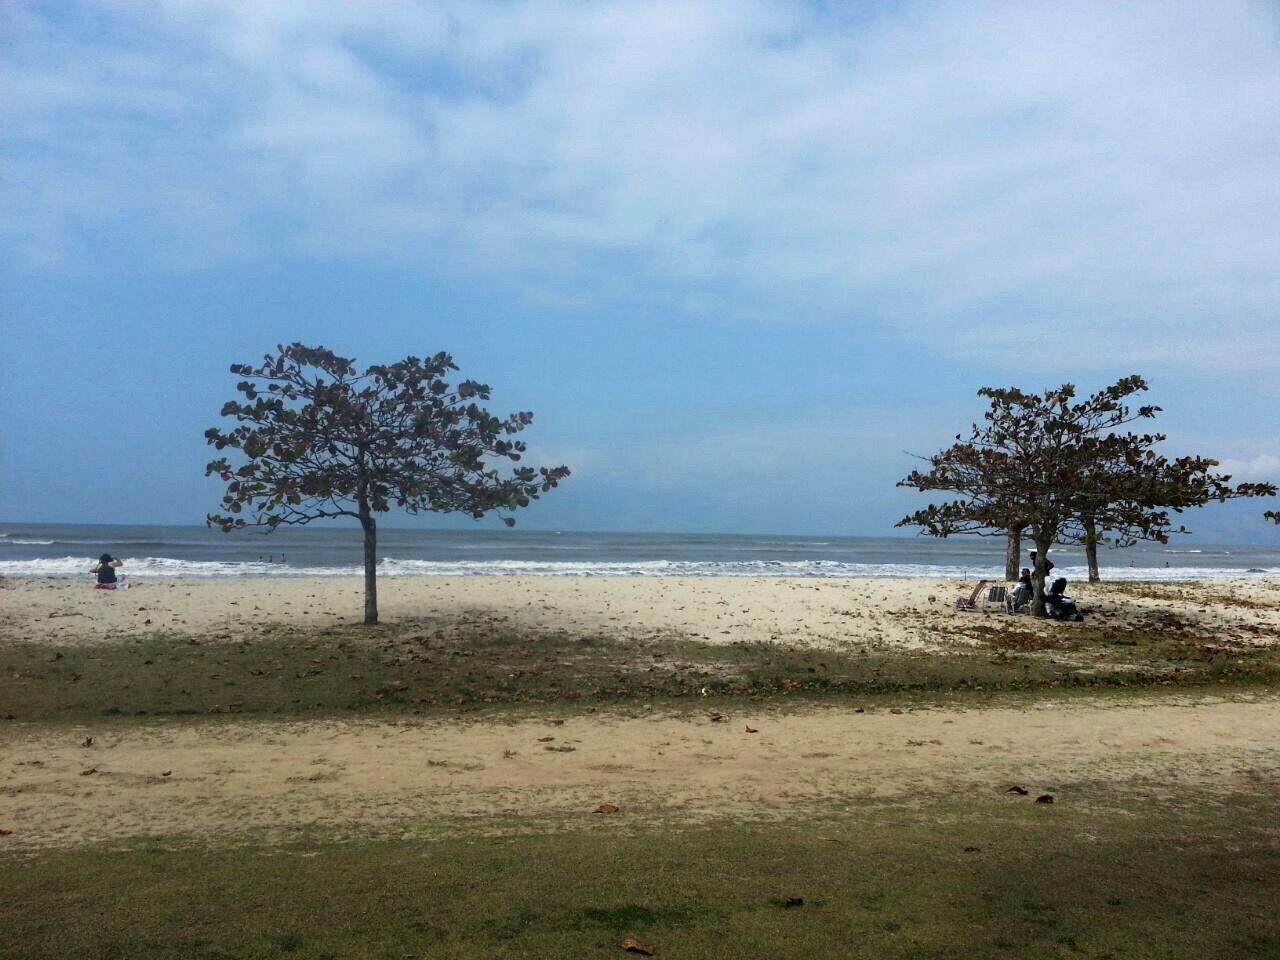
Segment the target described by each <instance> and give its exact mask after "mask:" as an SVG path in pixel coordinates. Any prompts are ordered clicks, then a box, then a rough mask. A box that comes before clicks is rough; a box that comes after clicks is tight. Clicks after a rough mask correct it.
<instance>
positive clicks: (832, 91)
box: [0, 0, 1280, 543]
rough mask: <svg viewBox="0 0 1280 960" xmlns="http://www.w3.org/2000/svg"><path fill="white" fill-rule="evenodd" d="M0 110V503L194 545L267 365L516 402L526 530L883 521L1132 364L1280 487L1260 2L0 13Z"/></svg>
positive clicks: (344, 6)
mask: <svg viewBox="0 0 1280 960" xmlns="http://www.w3.org/2000/svg"><path fill="white" fill-rule="evenodd" d="M0 89H3V90H4V91H6V93H5V94H4V96H3V98H0V117H2V121H3V134H2V138H3V142H2V153H0V336H2V337H3V341H2V344H0V365H2V366H0V369H2V370H3V376H2V377H0V405H2V406H3V411H4V414H3V417H0V479H2V480H3V482H0V519H2V520H5V521H9V522H24V521H30V522H36V521H45V522H52V521H70V522H122V523H141V522H156V523H200V522H202V521H203V517H204V515H205V513H206V512H208V511H209V510H212V509H214V508H215V507H216V505H217V500H218V496H219V490H218V488H217V484H216V483H215V482H213V481H210V480H206V479H205V478H204V476H203V465H204V463H205V462H206V461H207V460H208V459H210V456H211V454H210V452H209V451H208V449H207V448H206V447H205V445H204V441H203V436H202V435H203V431H204V429H205V428H206V427H209V426H211V425H213V424H214V423H216V422H217V421H218V410H219V408H220V406H221V405H222V403H223V402H224V401H225V400H227V399H229V398H230V397H231V396H232V394H233V392H234V384H235V382H236V380H237V379H238V378H235V377H233V376H231V375H230V374H229V373H228V371H227V366H228V365H229V364H230V363H232V362H237V361H250V360H254V359H256V358H258V357H260V356H261V355H262V354H263V353H264V352H266V351H268V350H271V349H272V348H273V347H274V346H275V345H276V344H277V343H280V342H290V341H294V340H301V341H303V342H307V343H312V344H323V345H325V346H328V347H330V348H332V349H334V350H336V351H338V352H339V353H342V354H344V355H347V356H353V357H355V358H356V359H357V360H358V361H360V362H364V363H374V362H388V361H392V360H395V359H399V358H401V357H404V356H406V355H409V354H415V355H419V356H421V355H427V354H431V353H435V352H436V351H438V350H447V351H449V352H450V353H452V354H453V355H454V356H455V358H456V359H457V361H458V363H459V364H460V366H461V367H462V371H463V374H464V375H466V376H468V377H473V378H475V379H478V380H482V381H484V382H488V383H490V384H492V385H493V387H494V394H493V401H492V405H491V406H492V409H493V410H494V411H495V412H499V413H505V412H508V411H511V410H526V409H527V410H532V411H534V412H535V415H536V416H535V422H534V425H533V426H532V427H531V428H530V429H529V430H528V431H527V432H526V433H525V435H524V436H525V439H527V440H528V442H529V444H530V447H531V451H532V454H533V456H532V460H533V462H535V463H539V462H540V463H547V464H552V465H554V464H559V463H565V464H567V465H569V466H570V467H571V469H572V470H573V476H572V478H571V479H570V480H569V481H567V482H566V483H565V484H564V485H563V486H562V488H561V489H559V490H557V491H555V492H554V493H553V494H551V495H549V496H548V497H547V498H546V499H545V500H544V501H542V502H540V503H538V504H536V505H535V507H533V508H531V509H530V510H528V511H525V512H524V513H523V514H522V516H521V521H520V522H521V525H522V526H524V527H527V528H531V529H565V530H616V531H623V530H637V531H702V532H759V533H767V532H776V533H797V534H804V533H811V534H818V535H831V534H867V535H882V534H887V533H892V532H893V523H894V521H895V520H896V519H897V518H898V517H900V516H901V515H902V514H903V513H904V512H906V511H907V510H908V509H912V508H913V507H914V506H918V505H919V503H920V501H919V500H918V498H917V495H913V494H911V493H910V492H908V491H905V490H901V489H898V488H896V487H895V482H896V481H897V480H898V479H899V478H900V477H902V476H903V475H904V474H905V473H906V472H907V471H908V470H910V469H911V468H912V466H914V464H915V461H914V460H913V458H912V455H913V454H925V453H929V452H931V451H933V450H935V449H938V448H940V447H942V446H944V445H945V444H946V443H947V442H949V441H950V440H951V438H952V437H953V436H954V434H955V433H957V432H958V431H961V430H963V429H964V428H965V427H966V426H967V425H968V424H969V423H970V422H972V421H973V420H974V419H976V418H977V417H978V416H979V415H980V413H981V409H982V405H981V403H980V401H979V400H978V398H977V397H976V396H975V392H976V390H977V389H978V388H979V387H980V386H983V385H987V384H993V385H1008V386H1019V387H1022V388H1024V389H1037V390H1038V389H1044V388H1046V387H1050V386H1054V385H1057V384H1060V383H1063V382H1071V383H1075V384H1077V385H1078V387H1079V388H1080V389H1081V390H1082V391H1090V390H1093V389H1096V388H1098V387H1101V386H1103V385H1105V384H1106V383H1109V382H1111V381H1113V380H1114V379H1116V378H1118V377H1120V376H1124V375H1127V374H1130V373H1134V372H1137V373H1141V374H1143V375H1144V376H1145V377H1146V378H1147V379H1148V380H1149V382H1150V383H1151V392H1150V394H1149V395H1148V397H1149V399H1150V401H1151V402H1154V403H1157V404H1159V405H1160V406H1162V407H1163V408H1164V413H1163V414H1162V415H1161V418H1160V420H1159V421H1158V423H1159V425H1160V426H1161V428H1162V429H1163V430H1164V431H1165V432H1167V433H1168V434H1169V437H1170V441H1169V444H1168V448H1169V450H1170V451H1171V452H1174V453H1196V454H1203V455H1207V456H1213V457H1217V458H1219V459H1221V460H1222V461H1223V462H1224V465H1225V469H1227V470H1228V471H1229V472H1231V473H1232V474H1234V475H1235V476H1236V477H1237V478H1239V479H1270V480H1273V481H1274V480H1280V429H1278V427H1280V376H1278V375H1277V371H1278V370H1280V268H1278V266H1277V265H1278V264H1280V163H1278V161H1280V6H1278V5H1276V4H1274V3H1262V2H1257V3H1235V2H1231V0H1216V2H1214V3H1212V4H1206V3H1203V2H1186V3H1179V2H1168V0H1166V2H1159V3H1149V4H1146V3H1141V2H1130V3H1124V4H1114V3H1098V4H1090V3H1067V4H1063V3H1060V2H1053V3H1036V2H1026V0H1023V2H1017V3H1009V4H1001V3H998V2H984V3H973V4H969V3H961V2H949V3H907V2H904V3H895V2H867V3H862V4H836V3H815V2H807V3H802V2H769V0H728V2H716V0H707V2H700V3H688V2H687V0H680V2H670V3H667V2H630V0H604V2H600V3H594V4H580V3H571V2H556V0H530V2H502V3H488V2H483V0H466V2H461V3H451V2H447V0H444V2H432V3H414V2H378V0H366V2H361V3H356V4H351V3H322V2H311V0H306V2H304V0H296V2H295V0H276V2H272V3H239V2H229V0H228V2H199V0H158V2H147V3H141V2H132V0H103V2H98V3H79V2H60V3H53V2H50V3H36V2H26V0H8V2H5V3H3V4H0ZM1271 506H1274V504H1272V505H1271ZM1261 509H1262V508H1261V507H1260V506H1259V505H1258V504H1256V503H1246V504H1230V505H1226V506H1223V507H1214V508H1211V509H1208V510H1205V511H1201V512H1198V513H1197V514H1196V515H1194V517H1192V518H1190V522H1189V524H1188V525H1189V526H1191V527H1192V528H1193V529H1196V530H1197V533H1199V534H1200V535H1202V536H1203V537H1207V538H1209V539H1217V540H1227V541H1234V542H1240V541H1244V542H1250V541H1256V542H1263V543H1266V542H1272V543H1274V542H1280V531H1277V529H1276V528H1274V527H1268V526H1267V525H1265V524H1264V522H1263V521H1262V520H1261V518H1260V513H1261ZM386 522H387V523H389V524H391V525H408V524H409V523H410V521H407V520H402V519H400V518H389V519H388V520H387V521H386ZM426 522H427V523H428V524H430V525H449V526H456V525H458V524H459V523H462V524H464V525H465V524H466V523H469V522H470V521H451V520H448V519H442V518H431V519H430V520H428V521H426ZM486 525H487V526H496V525H497V522H496V520H493V521H486Z"/></svg>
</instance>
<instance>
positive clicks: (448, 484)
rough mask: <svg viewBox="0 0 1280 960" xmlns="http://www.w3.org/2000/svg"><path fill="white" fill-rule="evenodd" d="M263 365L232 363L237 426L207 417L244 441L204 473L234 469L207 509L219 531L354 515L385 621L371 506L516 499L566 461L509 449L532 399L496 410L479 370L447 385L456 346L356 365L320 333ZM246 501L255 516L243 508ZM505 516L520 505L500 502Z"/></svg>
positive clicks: (230, 438)
mask: <svg viewBox="0 0 1280 960" xmlns="http://www.w3.org/2000/svg"><path fill="white" fill-rule="evenodd" d="M276 350H277V352H276V354H275V355H274V356H273V355H271V354H267V355H266V356H265V357H264V358H263V360H262V363H261V364H260V365H258V366H254V365H253V364H248V363H233V364H232V365H231V372H232V373H233V374H236V375H238V376H241V377H244V379H243V380H241V381H240V383H238V384H237V385H236V389H237V390H238V391H239V392H240V393H241V394H242V398H241V399H238V400H230V401H228V402H227V403H226V405H224V406H223V408H222V416H224V417H234V418H235V420H236V422H237V426H235V427H234V428H233V429H230V430H226V431H223V430H221V429H219V428H218V427H210V428H209V429H208V430H206V431H205V434H204V436H205V440H206V441H207V442H208V443H209V444H210V445H212V446H213V447H215V448H216V449H218V450H226V449H228V448H230V449H233V450H239V451H240V452H241V453H242V454H243V455H244V458H245V462H244V463H242V464H240V465H238V466H237V465H232V464H231V463H230V462H229V461H228V460H227V458H226V457H225V456H222V457H219V458H218V459H217V460H213V461H211V462H210V463H209V465H208V466H207V467H206V468H205V475H206V476H211V475H217V476H218V477H220V478H221V479H222V480H224V481H225V482H226V493H225V494H224V495H223V497H222V508H223V510H224V511H225V513H221V514H209V516H208V518H207V522H208V524H209V525H210V526H217V527H220V528H221V529H222V530H223V532H228V531H231V530H235V529H239V528H243V527H248V526H253V527H265V528H267V529H268V530H274V529H276V528H277V527H280V526H293V525H301V524H307V523H310V522H311V521H313V520H321V519H326V518H329V517H354V518H356V519H357V520H359V521H360V526H361V527H362V528H363V530H364V622H365V623H366V624H375V623H377V622H378V581H377V560H378V555H377V543H378V539H377V538H378V532H377V531H378V525H377V521H376V520H375V519H374V514H375V513H385V512H387V511H388V510H390V509H391V507H392V506H396V507H399V508H401V509H403V510H406V511H408V512H409V513H420V512H423V511H434V512H437V513H455V512H456V513H469V514H471V516H473V517H476V518H477V519H478V518H480V517H483V516H484V515H485V514H487V513H490V512H493V511H511V512H514V511H515V510H516V509H518V508H520V507H527V506H528V505H529V504H530V502H531V501H533V500H536V499H537V498H538V497H539V496H540V495H541V494H543V493H546V492H547V491H548V490H551V489H552V488H553V487H555V486H556V485H557V484H558V483H559V482H560V481H561V480H563V479H564V478H565V477H567V476H568V475H569V469H568V468H567V467H563V466H560V467H553V468H548V467H537V468H535V467H528V466H520V467H516V468H514V469H512V470H511V472H510V473H508V474H504V473H503V472H502V471H500V470H499V465H500V464H501V463H502V462H503V461H512V462H517V461H519V460H520V459H521V457H522V455H523V454H524V451H525V444H524V443H523V442H522V441H520V440H510V439H507V438H508V437H511V436H512V435H513V434H517V433H519V432H520V431H522V430H523V429H524V428H525V427H527V426H529V424H530V423H532V422H533V414H532V413H513V414H511V415H510V416H508V417H506V418H505V419H503V418H500V417H495V416H493V415H492V414H490V413H489V411H488V410H486V409H484V408H483V407H481V406H479V405H478V403H477V402H476V401H478V400H488V399H489V387H488V386H486V385H485V384H482V383H477V382H476V381H474V380H464V381H462V382H461V383H459V384H458V385H457V386H450V385H449V383H447V382H446V380H445V377H447V376H449V375H450V373H451V372H452V371H454V370H457V369H458V367H457V365H456V364H455V363H454V362H453V358H452V357H451V356H449V354H447V353H437V354H436V355H435V356H433V357H430V358H428V359H425V360H423V359H419V358H418V357H406V358H405V359H404V360H401V361H400V362H399V363H393V364H390V365H382V364H375V365H374V366H370V367H368V368H366V369H365V370H364V372H362V373H361V372H358V371H357V370H356V367H355V362H354V361H353V360H351V359H348V358H347V357H340V356H338V355H337V354H335V353H334V352H333V351H331V350H326V349H325V348H324V347H308V346H305V345H303V344H301V343H291V344H289V345H288V346H278V347H277V348H276ZM246 515H247V519H246ZM502 519H503V522H504V523H505V524H507V526H513V525H514V524H515V518H514V517H511V516H504V517H503V518H502Z"/></svg>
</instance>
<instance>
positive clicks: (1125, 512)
mask: <svg viewBox="0 0 1280 960" xmlns="http://www.w3.org/2000/svg"><path fill="white" fill-rule="evenodd" d="M1146 389H1147V384H1146V381H1144V380H1143V379H1142V378H1141V377H1139V376H1136V375H1135V376H1131V377H1125V378H1123V379H1121V380H1118V381H1117V382H1116V383H1114V384H1112V385H1111V386H1109V387H1107V388H1105V389H1104V390H1100V391H1098V392H1097V393H1095V394H1093V395H1091V396H1089V397H1087V398H1086V399H1084V400H1082V401H1076V400H1075V395H1076V394H1075V388H1074V386H1072V385H1071V384H1065V385H1063V386H1062V387H1059V388H1058V389H1056V390H1048V391H1045V392H1044V393H1041V394H1033V393H1024V392H1022V391H1021V390H1018V389H1016V388H1010V389H995V388H991V387H984V388H983V389H981V390H979V391H978V394H979V396H982V397H985V398H987V399H988V400H989V407H988V409H987V411H986V412H985V413H984V415H983V423H981V424H974V425H973V427H972V428H971V430H970V433H969V436H968V438H967V439H962V437H961V436H958V437H957V442H956V443H954V444H953V445H951V446H950V447H948V448H947V449H945V450H943V451H941V452H940V453H938V454H935V455H934V456H932V457H929V458H927V462H928V464H929V468H928V469H927V470H917V471H913V472H912V473H911V474H909V475H908V476H907V477H906V478H905V479H904V480H902V481H900V483H899V485H900V486H906V487H913V488H915V489H917V490H921V491H925V492H933V491H947V492H950V493H954V494H956V497H955V499H952V500H949V501H946V502H944V503H940V504H931V505H929V506H928V507H925V508H924V509H922V510H918V511H916V512H915V513H912V514H910V515H908V516H906V517H904V518H902V519H901V520H900V521H898V526H918V527H920V528H921V529H922V531H923V532H925V533H928V534H931V535H933V536H938V537H947V536H951V535H954V534H979V535H988V536H1000V535H1003V536H1010V530H1011V521H1014V520H1017V521H1022V522H1025V528H1026V529H1027V530H1028V531H1029V533H1030V536H1031V539H1032V541H1033V543H1034V545H1035V547H1036V551H1037V559H1036V567H1035V569H1034V571H1033V573H1032V581H1033V583H1034V586H1035V594H1034V600H1033V604H1032V609H1033V611H1034V612H1035V613H1036V614H1037V615H1038V616H1043V615H1044V613H1045V604H1044V592H1045V582H1044V581H1045V574H1046V572H1047V571H1046V570H1045V557H1046V554H1047V553H1048V551H1049V548H1050V546H1052V545H1053V544H1054V543H1084V544H1086V547H1088V546H1090V545H1092V546H1093V548H1094V549H1095V550H1096V545H1097V543H1098V541H1099V539H1100V532H1101V531H1105V532H1108V533H1109V534H1110V535H1112V536H1113V537H1115V538H1116V540H1117V541H1118V542H1122V543H1132V542H1136V541H1138V540H1153V541H1157V542H1161V543H1166V542H1168V538H1169V535H1170V534H1171V533H1185V532H1187V531H1186V529H1185V528H1184V527H1181V526H1178V527H1175V526H1174V521H1173V519H1172V517H1171V513H1173V514H1177V513H1181V512H1182V511H1183V510H1185V509H1187V508H1189V507H1195V506H1202V505H1203V504H1206V503H1208V502H1210V501H1211V500H1228V499H1233V498H1236V497H1250V496H1266V495H1271V494H1274V493H1275V487H1274V486H1272V485H1270V484H1238V485H1236V486H1232V485H1231V483H1230V480H1231V478H1230V477H1229V476H1225V475H1220V474H1216V473H1214V472H1213V468H1214V467H1216V466H1217V461H1215V460H1209V459H1206V458H1203V457H1182V458H1178V459H1174V460H1170V459H1168V458H1166V457H1163V456H1162V455H1160V454H1159V453H1157V452H1156V450H1155V449H1154V448H1155V446H1156V445H1157V444H1159V443H1161V442H1163V441H1164V440H1165V437H1164V435H1163V434H1158V433H1144V434H1137V433H1132V432H1120V430H1121V428H1123V427H1125V426H1126V425H1128V424H1131V423H1134V422H1136V421H1143V420H1149V419H1151V418H1154V417H1155V416H1156V414H1157V413H1159V410H1160V408H1159V407H1156V406H1141V407H1138V408H1137V409H1136V410H1134V409H1132V408H1131V407H1130V406H1129V404H1128V402H1127V401H1128V398H1130V397H1131V396H1133V395H1134V394H1136V393H1139V392H1142V391H1145V390H1146ZM1095 556H1096V554H1095Z"/></svg>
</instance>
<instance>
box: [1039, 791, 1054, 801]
mask: <svg viewBox="0 0 1280 960" xmlns="http://www.w3.org/2000/svg"><path fill="white" fill-rule="evenodd" d="M1036 803H1053V794H1052V793H1042V794H1040V796H1038V797H1036Z"/></svg>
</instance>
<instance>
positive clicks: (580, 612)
mask: <svg viewBox="0 0 1280 960" xmlns="http://www.w3.org/2000/svg"><path fill="white" fill-rule="evenodd" d="M973 586H974V585H973V584H966V583H959V582H954V581H953V582H942V581H931V580H908V579H898V580H890V579H884V580H881V579H842V580H836V579H830V580H800V579H783V578H773V579H765V578H746V577H722V578H711V577H704V578H698V577H689V578H679V577H654V578H623V577H580V576H570V577H398V578H397V577H388V578H384V579H382V580H381V581H380V582H379V597H380V608H381V614H382V620H383V622H384V623H392V624H393V623H395V622H397V621H406V620H414V621H427V622H434V623H436V624H440V625H445V626H456V625H458V624H460V623H467V624H476V625H480V626H484V625H486V624H489V625H500V626H512V627H535V628H540V629H556V630H567V631H571V632H578V631H592V632H605V633H609V634H616V635H623V636H626V635H651V634H653V633H655V632H666V631H674V632H677V633H681V634H684V635H686V636H689V637H691V638H694V639H699V640H702V641H705V642H710V643H730V642H734V641H745V642H752V641H767V642H776V643H787V644H805V645H814V646H826V647H833V648H839V647H843V646H849V645H854V646H864V645H868V644H870V645H878V644H882V645H887V646H892V647H899V648H921V647H924V648H936V647H938V646H939V645H947V644H950V643H957V642H961V643H962V642H965V640H964V637H963V636H962V635H959V634H958V633H957V631H956V627H957V626H959V627H963V626H964V625H966V624H970V623H972V622H974V620H975V619H976V618H981V617H984V616H989V617H1000V618H1004V616H1005V615H1004V614H1002V613H999V608H998V607H997V606H991V607H989V608H987V609H986V610H985V611H979V612H977V613H961V612H958V611H956V610H955V609H954V607H953V604H954V601H955V598H956V597H957V596H959V595H961V594H966V595H967V594H968V593H969V592H970V590H971V589H972V587H973ZM1072 593H1073V594H1074V595H1075V596H1076V597H1077V598H1078V599H1079V601H1080V603H1081V605H1082V606H1083V607H1084V608H1085V609H1087V610H1091V611H1093V615H1092V616H1091V618H1090V623H1093V624H1097V623H1112V624H1123V622H1124V619H1125V617H1126V616H1128V615H1130V614H1132V613H1133V612H1135V611H1141V610H1150V609H1152V608H1158V609H1167V610H1168V611H1170V612H1172V613H1176V614H1177V615H1178V616H1179V617H1180V618H1182V619H1183V620H1186V621H1190V622H1196V623H1199V624H1201V625H1203V626H1204V627H1206V628H1208V629H1213V630H1216V631H1222V632H1223V636H1224V637H1233V636H1236V635H1237V634H1238V633H1239V631H1240V630H1241V629H1242V628H1243V629H1245V630H1246V631H1247V629H1248V628H1249V627H1250V626H1259V625H1261V626H1269V627H1275V626H1277V625H1280V581H1277V580H1275V579H1271V580H1267V581H1262V580H1241V581H1234V582H1231V583H1212V584H1210V583H1190V584H1160V585H1152V586H1151V587H1149V588H1145V587H1134V586H1131V585H1109V584H1102V585H1100V586H1096V587H1090V586H1089V585H1087V584H1080V585H1073V587H1072ZM362 611H363V592H362V582H361V581H360V580H359V579H357V578H317V579H296V580H295V579H283V578H282V579H267V578H263V579H247V578H246V579H234V580H233V579H227V580H162V579H143V580H138V581H136V585H135V586H134V587H133V588H131V589H129V590H126V591H123V592H121V591H115V592H112V591H103V590H94V589H92V587H91V585H90V584H89V583H87V582H76V581H67V580H9V581H5V582H3V583H2V584H0V639H9V640H45V641H49V640H51V641H60V642H65V643H69V644H70V643H94V642H103V641H111V640H113V639H119V638H121V637H123V636H126V635H135V634H140V633H151V632H167V633H183V634H200V635H210V636H213V637H218V636H222V635H225V636H241V635H243V634H244V632H245V631H253V630H256V629H260V628H262V627H265V626H267V625H270V624H279V623H286V624H293V625H299V626H306V625H312V626H321V625H323V626H331V625H334V624H340V623H345V624H353V623H358V622H359V621H360V618H361V615H362ZM1020 620H1021V621H1022V622H1024V623H1026V624H1028V625H1029V626H1031V625H1032V624H1031V621H1030V620H1029V618H1025V617H1023V618H1020ZM1061 628H1064V627H1063V625H1060V626H1059V629H1061ZM1065 628H1067V629H1069V627H1065Z"/></svg>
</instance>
